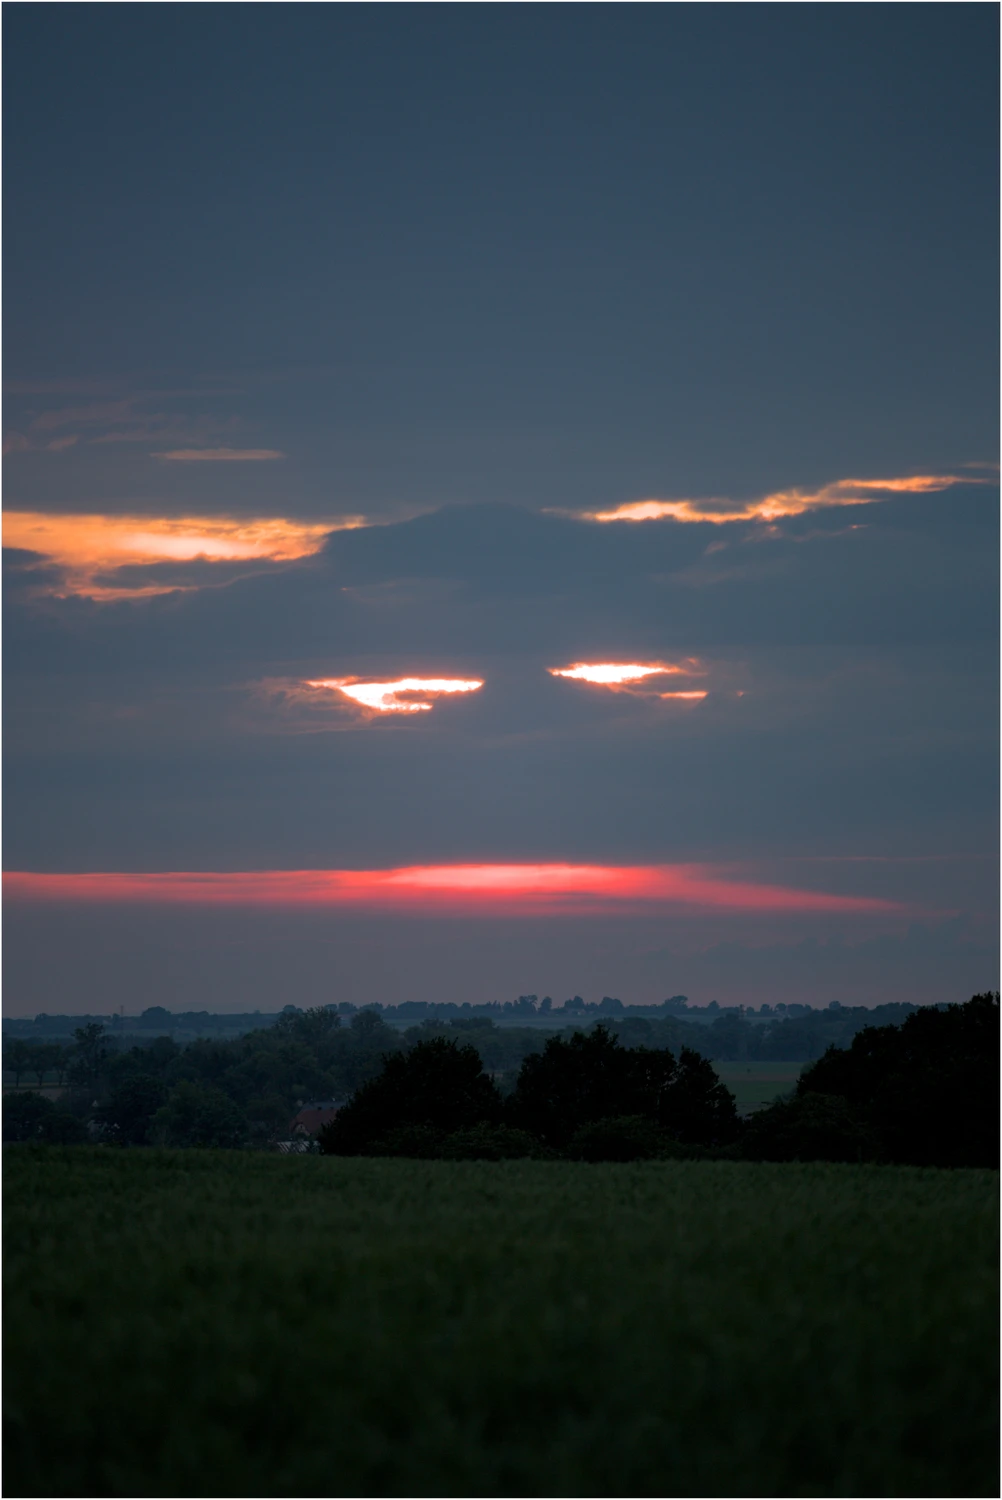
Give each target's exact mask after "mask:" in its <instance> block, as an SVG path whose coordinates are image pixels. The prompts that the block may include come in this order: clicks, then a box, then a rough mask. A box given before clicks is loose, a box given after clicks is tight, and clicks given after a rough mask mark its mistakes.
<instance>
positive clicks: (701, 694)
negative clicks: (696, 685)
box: [658, 688, 706, 699]
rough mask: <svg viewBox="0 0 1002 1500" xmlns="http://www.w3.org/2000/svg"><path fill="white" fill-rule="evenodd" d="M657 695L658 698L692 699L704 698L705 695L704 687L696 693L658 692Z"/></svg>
mask: <svg viewBox="0 0 1002 1500" xmlns="http://www.w3.org/2000/svg"><path fill="white" fill-rule="evenodd" d="M658 697H659V698H692V699H696V698H705V697H706V689H705V688H704V689H702V691H700V692H698V693H658Z"/></svg>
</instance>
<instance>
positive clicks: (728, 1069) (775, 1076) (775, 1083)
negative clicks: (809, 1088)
mask: <svg viewBox="0 0 1002 1500" xmlns="http://www.w3.org/2000/svg"><path fill="white" fill-rule="evenodd" d="M806 1066H807V1064H806V1063H802V1062H715V1063H714V1064H713V1071H714V1072H715V1073H716V1075H717V1077H718V1078H719V1079H720V1081H721V1083H724V1084H726V1085H727V1087H728V1088H729V1089H730V1091H731V1093H732V1094H733V1095H734V1099H735V1102H736V1103H737V1106H738V1113H739V1114H742V1115H744V1114H748V1113H749V1112H750V1111H751V1110H753V1109H760V1108H761V1107H762V1105H763V1104H771V1103H772V1101H773V1100H774V1099H775V1098H776V1096H777V1094H788V1093H789V1092H790V1090H791V1089H792V1088H794V1087H795V1086H796V1082H797V1079H798V1078H799V1077H800V1075H801V1073H802V1072H803V1070H804V1068H806Z"/></svg>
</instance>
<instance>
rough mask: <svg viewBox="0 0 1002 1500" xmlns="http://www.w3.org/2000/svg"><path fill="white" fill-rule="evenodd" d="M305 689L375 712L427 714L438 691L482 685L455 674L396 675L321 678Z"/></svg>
mask: <svg viewBox="0 0 1002 1500" xmlns="http://www.w3.org/2000/svg"><path fill="white" fill-rule="evenodd" d="M304 686H305V687H308V688H319V689H326V690H329V691H331V692H335V693H343V694H344V696H345V697H346V698H351V699H352V700H353V701H354V702H355V703H358V704H360V705H361V707H362V708H365V709H368V710H369V711H370V712H371V713H379V714H416V713H427V712H428V711H429V710H430V709H432V708H433V707H434V702H429V701H428V700H429V699H432V700H434V699H435V698H438V697H440V696H441V695H442V694H448V693H475V692H476V691H477V689H478V688H482V687H483V682H480V681H477V680H476V679H469V680H466V679H463V678H458V677H400V678H398V679H397V681H396V682H359V681H358V680H357V679H356V678H354V677H322V678H320V679H318V680H314V681H312V682H309V681H308V682H306V683H305V684H304Z"/></svg>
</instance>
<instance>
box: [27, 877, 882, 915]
mask: <svg viewBox="0 0 1002 1500" xmlns="http://www.w3.org/2000/svg"><path fill="white" fill-rule="evenodd" d="M3 880H4V892H5V895H6V898H7V899H8V900H13V901H35V902H37V901H47V902H71V903H73V902H100V903H105V904H114V903H120V902H130V903H131V902H141V903H154V904H181V905H195V906H265V907H288V906H291V907H304V906H305V907H315V906H322V907H327V906H333V907H340V906H348V907H358V908H364V909H368V910H376V911H380V910H389V911H394V910H396V911H416V912H420V911H428V912H431V913H437V914H438V915H448V914H450V913H453V912H455V913H457V914H464V913H470V912H473V913H477V914H479V915H481V916H491V915H499V916H502V915H511V914H512V913H513V912H516V913H524V914H526V915H536V914H541V913H542V912H543V911H553V910H557V911H561V912H564V913H568V914H570V913H588V912H593V913H596V914H599V913H602V912H617V911H618V912H622V911H624V910H635V909H640V910H643V909H647V908H651V907H654V908H658V907H673V906H684V907H693V908H702V909H706V910H720V909H723V910H728V911H734V912H745V913H761V914H763V915H764V914H771V915H777V914H784V915H793V914H798V913H805V914H806V913H813V914H823V913H830V914H837V915H846V914H850V913H852V914H856V915H862V914H874V915H887V914H889V913H898V912H901V911H902V910H903V908H902V907H901V906H900V904H899V903H897V902H893V901H887V900H884V899H882V898H878V897H869V896H843V895H832V894H829V893H828V892H824V891H814V890H796V889H792V888H790V887H784V886H776V885H763V884H759V883H755V882H750V881H742V880H735V879H733V878H732V877H731V875H730V873H721V872H720V871H719V869H718V868H716V867H714V866H711V865H699V864H695V865H632V866H623V865H571V864H531V865H526V864H472V865H416V866H409V867H405V868H400V869H390V870H254V871H238V872H233V873H224V872H217V871H211V872H191V871H164V872H157V873H142V874H132V873H122V872H116V873H86V874H40V873H36V872H28V871H10V872H7V873H5V874H4V877H3Z"/></svg>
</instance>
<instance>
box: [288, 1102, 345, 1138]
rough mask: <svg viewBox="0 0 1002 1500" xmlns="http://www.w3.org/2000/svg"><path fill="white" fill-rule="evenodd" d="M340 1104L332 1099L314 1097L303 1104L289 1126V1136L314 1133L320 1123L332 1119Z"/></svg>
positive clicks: (324, 1123) (328, 1121)
mask: <svg viewBox="0 0 1002 1500" xmlns="http://www.w3.org/2000/svg"><path fill="white" fill-rule="evenodd" d="M339 1108H340V1106H339V1105H338V1104H336V1103H335V1101H334V1100H333V1099H315V1100H313V1101H312V1102H311V1103H309V1104H304V1105H303V1107H302V1109H301V1110H300V1111H299V1113H298V1114H297V1115H296V1117H295V1119H294V1120H293V1121H292V1124H291V1125H290V1126H289V1134H290V1135H291V1136H304V1135H316V1133H317V1131H318V1130H319V1129H320V1127H321V1126H322V1125H327V1124H329V1123H330V1121H331V1120H333V1118H334V1116H335V1115H336V1114H337V1112H338V1109H339Z"/></svg>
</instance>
